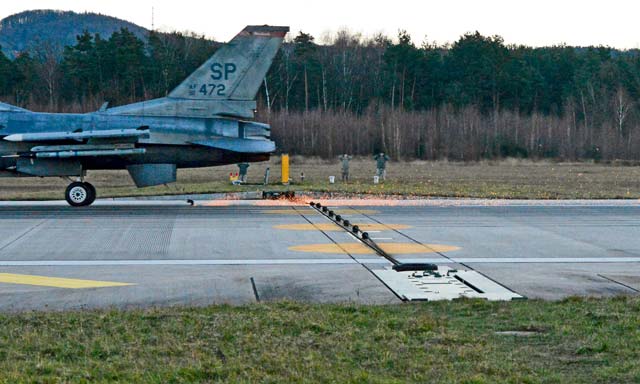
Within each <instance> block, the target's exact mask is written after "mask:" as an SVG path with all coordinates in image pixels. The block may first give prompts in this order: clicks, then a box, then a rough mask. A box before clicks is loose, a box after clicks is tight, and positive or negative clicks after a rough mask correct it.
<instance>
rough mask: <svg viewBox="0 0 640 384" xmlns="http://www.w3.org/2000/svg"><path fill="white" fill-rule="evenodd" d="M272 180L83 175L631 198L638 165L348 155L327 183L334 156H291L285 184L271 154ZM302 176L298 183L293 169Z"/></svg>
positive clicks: (100, 183)
mask: <svg viewBox="0 0 640 384" xmlns="http://www.w3.org/2000/svg"><path fill="white" fill-rule="evenodd" d="M267 166H268V167H270V169H271V179H270V180H271V182H272V184H271V185H269V186H266V187H263V186H240V187H238V186H233V185H231V183H229V181H228V175H229V172H236V171H237V167H236V166H234V165H231V166H224V167H214V168H202V169H188V170H180V171H179V172H178V182H177V183H176V184H172V185H170V186H159V187H151V188H143V189H137V188H135V186H134V185H133V182H132V181H131V179H130V178H129V176H128V175H127V173H126V172H124V171H103V172H89V175H88V180H89V181H90V182H91V183H93V184H94V185H95V186H96V187H97V188H98V195H99V196H100V197H122V196H147V195H175V194H190V193H215V192H235V191H252V190H257V189H271V190H278V189H280V190H283V189H294V190H298V191H314V192H338V193H354V194H374V195H390V194H391V195H394V194H395V195H415V196H432V197H436V196H437V197H476V198H506V199H621V198H624V199H638V198H640V167H638V166H627V165H617V164H594V163H554V162H549V161H538V162H534V161H523V160H514V159H511V160H504V161H495V162H488V161H487V162H474V163H452V162H446V161H435V162H433V161H412V162H391V163H389V165H388V172H387V175H388V177H387V181H386V182H385V183H383V184H378V185H374V184H373V182H372V178H373V175H374V173H375V163H374V162H373V161H372V160H370V159H364V158H360V159H355V160H353V161H352V165H351V178H352V182H350V183H348V184H347V183H341V182H337V183H336V184H329V182H328V179H329V176H331V175H333V176H336V177H337V178H339V176H340V165H339V164H338V162H337V161H333V162H330V161H323V160H319V159H313V158H293V162H292V164H291V178H292V179H293V181H294V184H293V185H291V186H289V187H284V186H281V185H276V184H273V183H276V182H278V181H279V180H280V165H279V163H278V158H273V159H272V160H271V162H269V163H260V164H253V165H251V167H250V168H249V182H252V183H258V182H261V181H262V175H263V174H264V170H265V168H266V167H267ZM302 172H304V174H305V181H304V183H301V181H300V173H302ZM66 185H67V182H66V181H63V180H60V179H56V178H49V179H38V178H19V179H17V178H5V179H0V200H41V199H62V197H63V192H64V189H65V187H66Z"/></svg>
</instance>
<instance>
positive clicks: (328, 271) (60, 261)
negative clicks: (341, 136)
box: [0, 200, 640, 310]
mask: <svg viewBox="0 0 640 384" xmlns="http://www.w3.org/2000/svg"><path fill="white" fill-rule="evenodd" d="M452 201H454V202H456V200H452ZM327 204H328V205H329V206H331V204H332V202H327ZM205 205H213V206H205ZM216 205H217V204H203V205H201V206H195V207H190V206H187V205H186V204H184V203H183V202H162V203H154V202H139V201H121V202H113V201H109V202H101V203H100V204H98V205H97V206H94V207H90V208H83V209H76V208H69V207H65V206H63V205H61V204H58V203H47V204H38V203H26V202H25V203H12V204H4V205H1V206H0V297H1V298H2V300H1V301H0V309H1V310H23V309H47V308H48V309H67V308H84V307H102V306H116V307H127V306H146V305H168V304H196V305H205V304H210V303H246V302H252V301H256V300H260V301H267V300H278V299H285V298H288V299H295V300H305V301H314V302H345V301H347V302H361V303H372V304H374V303H392V302H399V300H398V298H397V297H396V296H395V295H394V294H393V293H392V292H391V291H389V289H388V288H387V287H385V286H384V285H383V284H382V283H381V282H380V281H379V280H378V279H377V278H376V276H374V274H373V273H371V271H370V269H381V268H384V267H388V266H389V264H388V263H387V262H386V260H384V259H382V258H380V257H378V256H377V255H375V254H374V253H372V252H370V251H368V250H367V249H366V248H365V249H363V248H361V247H360V245H361V244H360V245H359V243H358V242H357V241H356V240H355V239H354V238H353V237H352V236H351V235H350V234H348V233H346V232H344V231H341V230H334V228H332V227H331V223H330V222H328V220H326V218H324V217H323V216H321V215H319V214H318V213H316V212H314V211H313V210H312V209H310V208H308V207H306V206H287V205H281V206H277V205H275V206H263V205H262V204H259V205H258V204H250V203H246V202H242V203H238V204H233V203H224V204H220V205H222V206H216ZM335 209H336V210H340V211H341V212H342V216H343V217H345V218H348V219H349V220H350V221H352V222H354V223H357V224H360V225H361V226H364V227H367V228H370V230H369V231H370V233H371V236H372V237H373V238H375V239H376V241H377V242H378V243H381V244H384V246H385V247H388V249H390V250H393V252H394V255H395V256H396V257H398V258H400V259H402V260H404V261H413V262H415V261H426V262H435V263H438V264H442V265H447V266H450V267H455V268H467V269H472V270H475V271H477V272H479V273H481V274H484V275H485V276H488V277H490V278H491V279H493V280H495V281H497V282H499V283H501V284H503V285H505V286H507V287H508V288H509V289H511V290H513V291H515V292H517V293H519V294H521V295H524V296H527V297H530V298H545V299H558V298H562V297H566V296H570V295H595V296H606V295H618V294H637V293H638V292H639V290H640V231H639V229H640V219H638V217H640V216H639V214H640V208H638V206H637V204H635V202H625V203H620V202H615V203H613V204H611V205H606V204H604V203H602V202H594V203H593V204H591V205H589V204H588V202H581V203H580V204H579V205H575V204H566V205H562V204H558V203H554V204H553V205H549V204H547V203H546V202H540V204H537V205H536V204H535V202H527V204H524V205H514V204H512V203H511V204H509V203H507V204H504V205H500V204H496V203H495V202H492V203H491V204H490V205H489V204H488V205H486V206H482V205H464V204H457V203H456V204H447V201H443V204H430V205H424V206H403V205H402V204H401V203H398V204H393V205H385V206H362V205H359V204H358V205H355V204H354V205H348V204H344V203H340V204H338V203H335ZM29 276H31V277H29ZM33 276H36V277H35V278H34V277H33ZM51 278H53V279H51ZM56 278H58V280H56ZM3 279H4V280H3ZM60 279H63V280H60ZM64 279H67V280H64ZM59 281H64V282H70V283H69V284H70V286H75V285H74V284H76V283H75V282H76V281H80V283H78V284H79V286H85V285H86V284H89V287H88V288H65V287H58V286H56V282H59ZM82 281H97V282H113V283H128V284H131V285H124V286H108V284H102V285H100V284H98V283H95V284H96V285H97V286H96V287H91V286H90V285H91V284H90V283H84V282H82ZM83 284H84V285H83Z"/></svg>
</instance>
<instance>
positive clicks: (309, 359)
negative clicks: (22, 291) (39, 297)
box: [0, 297, 640, 383]
mask: <svg viewBox="0 0 640 384" xmlns="http://www.w3.org/2000/svg"><path fill="white" fill-rule="evenodd" d="M505 331H524V333H523V334H517V335H513V334H501V333H500V332H505ZM639 361H640V299H639V298H628V297H619V298H613V299H599V300H596V299H568V300H565V301H560V302H543V301H534V300H532V301H518V302H508V303H507V302H498V303H491V302H486V301H471V300H462V301H454V302H434V303H424V304H417V305H413V304H412V305H393V306H358V305H348V304H345V305H324V304H323V305H309V304H299V303H292V302H283V303H270V304H256V305H248V306H241V307H231V306H213V307H207V308H164V309H147V310H131V311H115V310H114V311H83V312H64V313H39V312H30V313H20V314H0V382H5V383H19V382H107V381H108V382H112V381H119V382H154V383H192V382H230V383H237V382H247V383H248V382H264V383H284V382H307V383H318V382H336V383H347V382H350V383H405V382H429V383H455V382H460V383H637V382H640V364H638V362H639Z"/></svg>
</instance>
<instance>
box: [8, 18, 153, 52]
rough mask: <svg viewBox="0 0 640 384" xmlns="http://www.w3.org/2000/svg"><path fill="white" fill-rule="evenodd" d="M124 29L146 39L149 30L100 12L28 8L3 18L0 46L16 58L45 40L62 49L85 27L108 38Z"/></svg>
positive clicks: (73, 41) (73, 40)
mask: <svg viewBox="0 0 640 384" xmlns="http://www.w3.org/2000/svg"><path fill="white" fill-rule="evenodd" d="M121 28H127V29H128V30H129V31H131V32H133V33H134V34H135V35H136V36H138V37H139V38H141V39H143V40H145V41H146V36H147V34H148V32H149V31H148V30H147V29H145V28H143V27H141V26H139V25H136V24H133V23H131V22H128V21H125V20H121V19H118V18H115V17H111V16H105V15H101V14H97V13H76V12H71V11H54V10H36V11H25V12H21V13H17V14H15V15H11V16H8V17H6V18H4V19H2V20H0V45H1V46H2V51H3V52H4V53H5V55H7V56H8V57H10V58H13V57H15V55H16V54H18V53H19V52H22V51H25V50H29V49H31V48H32V47H34V46H35V45H37V44H39V43H43V42H48V43H51V44H52V45H53V46H54V47H57V49H59V50H60V51H62V48H63V47H64V46H65V45H74V44H75V43H76V36H77V35H79V34H82V32H83V31H84V30H87V31H89V32H90V33H91V34H94V33H99V34H100V35H101V36H103V37H104V38H108V37H109V36H111V34H112V33H113V32H115V31H119V30H120V29H121Z"/></svg>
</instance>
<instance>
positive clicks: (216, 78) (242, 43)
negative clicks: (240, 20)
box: [168, 25, 289, 101]
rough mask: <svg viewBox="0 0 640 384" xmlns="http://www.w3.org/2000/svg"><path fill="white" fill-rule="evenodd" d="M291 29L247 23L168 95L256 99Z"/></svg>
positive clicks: (176, 97)
mask: <svg viewBox="0 0 640 384" xmlns="http://www.w3.org/2000/svg"><path fill="white" fill-rule="evenodd" d="M288 31H289V27H273V26H267V25H264V26H247V27H246V28H245V29H244V30H242V32H240V33H239V34H238V35H236V37H234V38H233V39H232V40H231V41H230V42H229V43H227V44H225V45H223V46H222V47H220V48H219V49H218V50H217V51H216V52H215V53H214V55H213V56H212V57H211V58H210V59H209V60H207V61H206V62H205V63H204V64H202V66H200V68H198V69H197V70H196V71H195V72H194V73H192V74H191V76H189V77H188V78H187V79H186V80H185V81H183V82H182V83H181V84H180V85H178V87H177V88H176V89H174V90H173V91H171V93H170V94H169V96H168V97H169V98H175V99H190V100H239V101H247V100H254V99H255V97H256V93H258V89H259V88H260V85H261V84H262V81H263V79H264V77H265V76H266V74H267V71H268V70H269V67H271V63H272V62H273V59H274V57H275V55H276V53H277V52H278V49H279V48H280V45H281V44H282V41H283V40H284V37H285V35H286V34H287V32H288Z"/></svg>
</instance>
